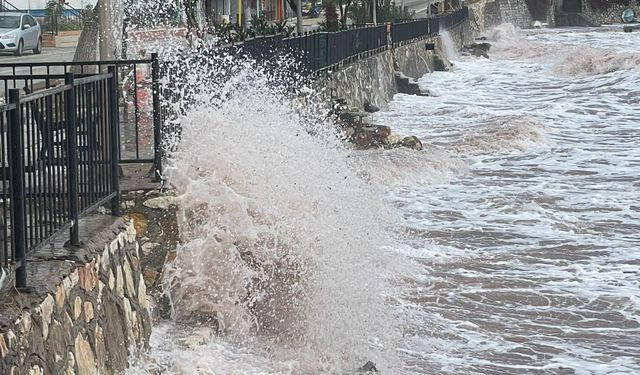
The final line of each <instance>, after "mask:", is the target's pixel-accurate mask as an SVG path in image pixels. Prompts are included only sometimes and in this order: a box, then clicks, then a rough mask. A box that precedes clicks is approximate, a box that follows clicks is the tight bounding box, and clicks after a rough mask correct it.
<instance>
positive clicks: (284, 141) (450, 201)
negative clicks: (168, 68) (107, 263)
mask: <svg viewBox="0 0 640 375" xmlns="http://www.w3.org/2000/svg"><path fill="white" fill-rule="evenodd" d="M488 36H489V38H490V39H491V43H492V44H493V45H494V47H493V48H492V51H491V52H490V56H491V58H490V59H484V58H475V57H469V56H464V55H458V56H456V57H455V61H454V62H453V63H454V71H452V72H436V73H432V74H428V75H426V76H424V77H422V78H421V79H420V80H419V83H420V85H421V86H423V87H424V88H426V89H429V91H430V92H433V93H434V94H435V95H434V96H432V97H413V96H407V95H396V97H395V98H394V100H393V101H392V102H391V103H390V107H389V110H388V111H385V112H380V113H378V114H376V115H375V121H376V123H380V124H385V125H389V126H391V127H392V129H394V131H396V132H398V133H401V134H406V135H417V136H418V137H420V138H421V139H422V140H423V143H424V144H425V145H426V147H425V150H424V151H422V152H414V151H409V150H400V149H398V150H388V151H380V150H376V151H367V152H359V151H354V150H351V149H349V148H348V147H346V146H344V145H343V144H342V143H341V142H340V141H339V140H338V139H336V137H334V136H332V134H331V133H330V132H326V131H325V130H323V129H325V128H324V126H326V125H327V124H326V123H325V122H324V121H323V120H322V119H320V118H317V117H313V116H307V115H305V112H304V111H303V110H300V108H302V107H300V103H294V102H291V101H290V100H289V99H286V98H285V95H283V94H282V93H281V92H280V91H278V90H277V89H271V90H269V89H264V87H266V86H268V85H266V83H265V82H264V78H263V77H262V76H260V74H256V73H255V72H253V71H252V70H251V69H250V68H248V67H247V68H246V69H243V68H242V67H239V68H238V73H237V74H236V75H235V76H234V77H235V78H234V79H233V80H232V81H233V82H231V83H229V84H228V85H223V86H222V88H220V87H216V90H218V91H220V90H221V91H222V94H216V95H213V96H212V95H211V94H209V96H207V94H206V93H200V95H201V96H204V97H205V98H207V100H202V101H201V105H199V106H198V107H196V108H194V109H193V110H192V111H190V112H189V113H188V114H187V116H186V117H184V118H182V119H181V120H180V121H181V125H182V126H183V129H184V130H183V139H182V141H181V142H182V143H181V144H180V145H179V146H178V148H177V151H175V152H174V153H173V154H172V155H171V162H172V163H173V164H172V165H173V167H172V168H170V170H169V177H170V179H171V181H172V183H173V184H174V186H175V187H176V191H177V193H178V199H179V201H180V203H181V207H182V210H181V213H180V215H181V216H180V218H179V219H180V222H181V230H182V235H183V244H182V245H181V246H180V248H179V249H178V257H177V259H176V261H175V262H174V264H173V265H172V267H171V268H170V269H169V270H168V271H167V273H166V274H165V276H164V282H165V288H166V291H167V293H168V294H169V295H170V296H171V299H172V302H173V308H174V311H173V319H172V320H171V321H166V322H161V323H159V324H158V325H157V326H156V327H155V328H154V333H153V336H152V343H151V344H152V349H151V351H150V353H149V354H148V355H146V356H144V357H142V358H139V359H137V360H136V361H135V362H134V363H133V366H132V369H131V370H129V373H131V374H143V373H148V372H152V371H153V372H156V373H165V374H315V373H327V374H348V373H354V372H356V370H357V369H358V367H360V366H362V365H364V364H365V363H366V362H367V361H372V362H375V363H376V366H377V368H378V369H379V370H380V371H381V372H382V373H385V374H637V373H640V234H639V232H640V203H639V202H640V105H639V104H640V103H639V101H640V68H639V67H638V64H639V60H638V59H639V57H638V56H640V33H635V34H634V33H631V34H628V33H626V34H625V33H622V32H621V30H620V29H616V28H607V29H601V30H594V29H585V30H577V29H576V30H571V29H562V30H539V31H535V32H533V31H532V32H528V33H522V32H518V31H516V30H514V29H513V28H511V27H509V26H502V27H499V28H498V29H496V30H495V31H494V32H492V33H489V35H488ZM194 82H195V81H194ZM238 85H240V86H242V94H241V95H240V94H239V91H237V87H238ZM256 87H259V89H258V88H256ZM210 97H215V99H211V98H210Z"/></svg>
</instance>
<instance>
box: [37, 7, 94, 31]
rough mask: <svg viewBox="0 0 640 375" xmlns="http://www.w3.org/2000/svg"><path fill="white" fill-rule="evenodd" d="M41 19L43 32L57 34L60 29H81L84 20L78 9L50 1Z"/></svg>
mask: <svg viewBox="0 0 640 375" xmlns="http://www.w3.org/2000/svg"><path fill="white" fill-rule="evenodd" d="M43 21H44V22H43V23H42V31H43V32H46V33H49V34H51V35H58V33H59V32H60V31H74V30H82V28H83V27H84V21H85V20H84V17H83V14H82V12H81V11H80V10H78V9H76V8H74V7H72V6H70V5H68V4H66V3H51V4H50V6H49V7H47V9H46V15H45V17H44V19H43Z"/></svg>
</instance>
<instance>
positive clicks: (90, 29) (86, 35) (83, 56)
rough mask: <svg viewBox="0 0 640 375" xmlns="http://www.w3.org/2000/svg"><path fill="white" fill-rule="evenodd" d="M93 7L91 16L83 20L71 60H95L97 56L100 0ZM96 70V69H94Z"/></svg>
mask: <svg viewBox="0 0 640 375" xmlns="http://www.w3.org/2000/svg"><path fill="white" fill-rule="evenodd" d="M101 1H102V0H99V1H98V4H96V6H95V8H93V12H92V14H91V17H89V18H88V19H87V20H85V24H84V27H83V29H82V32H81V33H80V39H79V40H78V46H77V47H76V52H75V54H74V55H73V61H95V60H96V59H97V58H98V43H99V41H98V36H99V34H100V24H99V22H98V16H99V13H100V2H101ZM77 70H78V71H77V72H76V71H75V69H74V70H73V71H74V73H79V72H80V69H79V68H78V69H77ZM96 71H97V70H96Z"/></svg>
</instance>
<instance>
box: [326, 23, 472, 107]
mask: <svg viewBox="0 0 640 375" xmlns="http://www.w3.org/2000/svg"><path fill="white" fill-rule="evenodd" d="M448 31H449V34H450V35H451V38H452V39H453V42H454V44H455V47H456V48H458V49H461V48H462V46H463V45H468V44H470V43H471V42H472V41H473V37H472V36H473V30H472V29H471V27H470V24H469V21H468V20H467V21H465V22H462V23H461V24H459V25H457V26H455V27H453V28H451V29H450V30H448ZM427 42H428V40H426V39H425V40H420V41H416V42H414V43H409V44H405V45H403V46H400V47H397V48H395V49H393V50H387V51H384V52H382V53H379V54H377V55H375V56H372V57H369V58H367V59H364V60H361V61H357V62H354V63H352V64H349V65H347V66H345V67H343V68H341V69H339V70H337V71H335V72H333V73H331V74H330V75H328V76H327V77H326V78H324V79H320V80H319V86H320V88H322V89H323V90H325V92H326V93H327V94H329V93H332V94H333V95H334V96H335V97H337V98H344V99H347V101H348V103H349V105H350V106H351V107H355V108H359V109H363V108H364V103H365V102H369V103H371V104H373V105H375V106H376V107H379V108H385V107H386V106H387V103H388V102H389V101H390V100H391V99H392V98H393V95H395V94H396V93H397V92H398V91H397V87H396V72H402V73H403V74H404V75H405V76H408V77H411V78H414V79H418V78H421V77H422V76H423V75H425V74H427V73H429V72H432V71H433V70H434V57H435V55H436V54H438V55H440V56H443V53H442V52H441V51H442V50H443V49H442V42H441V41H440V38H439V37H436V38H434V40H433V42H434V43H435V45H436V50H435V51H429V50H427V49H426V47H425V44H426V43H427Z"/></svg>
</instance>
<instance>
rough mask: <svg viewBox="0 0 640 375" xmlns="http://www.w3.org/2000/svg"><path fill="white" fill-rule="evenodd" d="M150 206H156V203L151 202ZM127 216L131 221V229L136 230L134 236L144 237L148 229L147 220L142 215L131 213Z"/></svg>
mask: <svg viewBox="0 0 640 375" xmlns="http://www.w3.org/2000/svg"><path fill="white" fill-rule="evenodd" d="M147 202H148V201H147ZM145 203H146V202H145ZM151 204H158V202H153V203H151ZM128 216H129V218H130V219H131V220H133V227H134V228H135V229H136V234H137V235H138V236H144V235H145V234H147V230H148V229H149V219H148V218H147V217H146V216H145V215H144V214H141V213H139V212H131V213H129V214H128Z"/></svg>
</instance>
